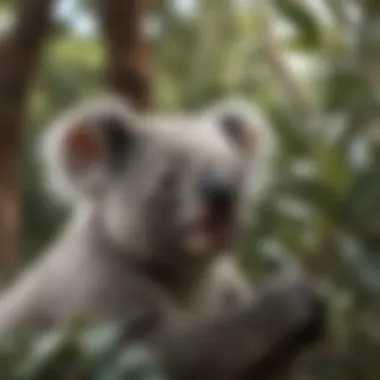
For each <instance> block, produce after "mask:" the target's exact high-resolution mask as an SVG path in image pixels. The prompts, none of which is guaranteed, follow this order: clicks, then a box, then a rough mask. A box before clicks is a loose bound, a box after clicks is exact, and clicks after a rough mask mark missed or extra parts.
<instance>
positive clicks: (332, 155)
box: [0, 0, 380, 380]
mask: <svg viewBox="0 0 380 380" xmlns="http://www.w3.org/2000/svg"><path fill="white" fill-rule="evenodd" d="M153 3H154V5H153V8H152V12H151V15H150V17H149V19H148V22H147V32H148V33H149V35H150V37H151V41H152V56H153V59H154V67H155V76H154V80H155V99H156V104H157V106H158V108H160V109H162V110H167V111H171V110H177V109H181V110H190V109H194V108H197V107H199V106H203V105H205V104H207V103H210V102H212V101H215V100H217V99H220V98H223V97H224V96H226V95H233V94H243V95H244V96H245V97H246V98H247V99H248V100H250V101H252V102H255V103H257V104H259V105H260V106H261V107H262V108H263V109H264V111H265V112H266V113H267V114H268V116H269V118H270V119H271V120H272V122H273V125H274V127H275V130H276V133H277V135H278V139H279V152H278V160H277V166H276V176H275V181H274V183H273V186H272V187H271V189H270V191H269V192H268V194H267V195H266V199H265V202H264V203H263V205H262V207H261V209H260V211H259V215H258V223H257V225H256V226H255V227H254V228H253V229H252V231H251V232H250V233H249V234H248V236H246V238H245V239H244V241H243V242H242V245H241V249H240V252H239V255H240V258H241V263H242V266H243V269H244V270H245V271H246V272H247V274H248V275H249V276H251V278H252V280H253V281H261V280H262V279H263V278H265V277H266V276H269V275H271V274H273V273H277V272H279V271H284V272H297V271H299V270H301V269H302V270H306V271H308V272H310V273H313V274H314V275H316V276H317V278H318V279H319V281H320V283H321V286H323V287H324V288H325V289H326V291H327V293H328V295H329V302H330V309H331V315H332V322H331V323H332V337H331V340H330V341H329V343H328V344H327V345H326V347H325V348H324V349H323V350H322V352H321V353H320V354H319V355H317V356H316V357H315V358H313V361H312V365H311V368H310V374H309V375H310V379H324V380H329V379H331V380H348V379H360V380H367V379H368V380H370V379H378V378H379V373H380V362H379V360H378V358H379V357H380V250H379V248H380V233H379V232H380V196H379V194H380V144H379V142H380V129H379V118H380V3H379V2H378V1H376V0H372V1H371V0H362V1H354V0H325V1H324V0H299V1H297V0H277V1H269V0H262V1H258V0H256V1H253V0H252V1H249V0H248V1H242V0H240V1H236V0H208V1H205V0H163V1H157V2H153ZM12 4H13V2H12V1H7V0H4V1H2V2H1V4H0V25H1V26H4V27H5V28H6V27H7V21H8V20H9V16H11V15H12ZM57 4H58V5H57V9H56V18H57V20H58V21H59V23H60V27H59V29H58V30H57V32H56V34H55V35H54V36H53V38H52V40H51V42H50V44H49V46H48V49H47V52H46V56H45V59H44V63H43V67H42V70H41V72H40V75H39V78H38V81H37V84H36V86H35V88H34V90H33V94H32V99H31V102H30V109H29V119H28V122H27V125H26V127H25V133H24V142H23V149H22V151H21V152H20V181H21V186H22V189H23V195H24V230H23V239H22V243H23V244H22V254H23V257H24V259H25V263H27V262H28V261H29V260H30V259H34V258H35V256H36V252H38V250H39V249H40V248H41V247H42V246H43V245H44V244H46V242H47V241H48V240H49V239H51V238H52V236H53V235H54V233H55V232H56V231H57V228H58V227H59V225H60V224H61V223H62V222H63V221H64V220H65V216H66V210H62V209H60V208H58V207H57V206H55V205H53V204H50V203H49V202H48V201H47V199H46V195H45V194H44V192H43V190H42V189H41V186H40V180H39V172H38V168H37V166H36V161H35V159H34V157H35V152H36V150H37V142H38V138H39V136H40V133H41V132H42V130H43V128H45V126H46V125H48V123H49V121H50V120H51V119H52V118H54V115H56V114H57V112H60V111H62V110H63V109H66V108H68V107H70V106H72V105H73V104H75V103H77V102H78V101H81V100H82V99H88V98H91V97H94V96H96V95H98V94H100V93H102V91H104V89H105V86H104V82H105V81H104V76H102V70H103V48H102V38H101V36H100V34H99V30H98V28H97V17H96V1H90V0H87V1H81V2H80V4H79V2H77V1H74V0H61V1H60V2H58V3H57ZM74 330H75V329H74ZM107 331H108V330H107ZM108 333H109V332H108ZM58 335H59V334H58ZM74 335H75V334H74ZM59 336H60V337H61V338H56V340H54V339H53V342H55V343H54V344H53V343H51V344H53V346H54V347H56V350H55V351H54V350H45V351H44V350H43V349H41V350H37V349H32V351H36V352H37V353H40V356H38V355H37V354H36V355H37V356H36V355H34V356H33V358H34V359H33V360H34V361H33V360H32V359H29V360H32V361H33V363H35V365H34V364H33V365H32V366H31V367H28V368H29V369H28V370H27V371H26V372H24V374H23V375H20V374H18V375H17V376H21V377H19V378H23V379H24V378H40V379H42V378H44V379H45V378H46V379H48V378H52V379H53V378H54V379H56V378H64V377H63V372H65V376H68V377H65V378H69V379H74V378H77V377H75V376H77V374H78V373H77V372H73V374H72V375H70V374H69V375H68V374H66V372H67V371H66V370H65V371H63V370H62V368H67V367H68V366H67V365H66V366H65V365H64V364H63V363H67V361H69V362H70V363H71V365H72V367H73V368H79V367H80V368H82V367H83V368H92V370H93V368H94V367H93V365H90V364H88V363H93V362H91V360H90V359H88V358H89V357H91V354H90V353H89V351H88V350H87V349H83V350H82V349H79V348H78V347H79V346H80V345H79V346H77V345H76V344H77V343H75V344H73V343H72V340H70V339H71V338H68V337H67V336H69V337H70V336H71V335H70V334H68V335H67V332H65V333H62V334H61V335H59ZM75 336H76V335H75ZM102 337H103V338H102ZM46 339H52V338H46ZM76 339H77V338H75V339H74V340H76ZM81 339H82V338H80V339H79V340H81ZM93 339H95V340H94V341H96V342H98V344H100V346H102V345H103V346H102V347H103V352H104V353H107V352H109V345H108V344H110V343H105V342H104V341H103V340H102V339H105V338H104V336H103V335H102V333H101V332H99V331H98V332H94V333H93ZM109 339H110V341H112V339H111V338H109ZM50 342H51V341H50ZM59 342H60V343H59ZM62 342H63V343H62ZM99 342H100V343H99ZM101 342H103V343H101ZM43 344H44V343H42V345H43ZM91 346H92V345H91ZM17 347H19V346H17ZM25 347H27V345H25ZM68 347H69V348H68ZM26 351H27V350H26ZM6 352H7V354H6V355H5V354H4V355H5V356H4V360H2V362H4V371H3V373H4V374H5V373H7V374H8V373H9V375H7V376H9V378H17V377H12V376H16V375H15V374H13V375H11V373H13V372H12V371H11V370H9V371H10V372H6V371H7V370H6V367H7V366H8V367H9V368H15V367H17V368H21V364H20V363H21V362H23V363H24V362H25V355H24V354H21V353H20V349H19V348H17V349H14V350H10V349H8V350H6ZM47 352H49V354H47ZM52 352H55V354H52ZM7 355H8V356H7ZM9 355H10V356H9ZM104 355H105V354H104ZM35 356H36V357H35ZM137 356H138V357H140V356H139V355H137ZM10 357H11V358H12V359H9V358H10ZM116 357H119V356H117V355H115V357H113V358H112V360H111V361H110V360H108V361H107V360H106V361H105V362H107V363H108V366H106V367H107V371H108V372H107V371H106V370H104V371H103V372H102V371H98V372H96V373H99V375H96V376H98V377H91V378H99V379H111V380H112V379H118V378H122V376H123V375H125V372H123V371H125V368H129V369H130V368H133V364H131V360H132V362H133V360H134V359H130V358H132V357H135V356H133V355H132V356H128V358H129V359H128V360H127V359H125V360H126V363H129V364H127V365H126V366H125V367H123V366H124V364H125V363H124V361H123V360H124V359H123V360H121V359H120V360H121V361H122V362H123V363H124V364H123V366H122V368H124V369H120V368H121V367H120V366H118V364H117V360H119V359H115V358H116ZM122 358H124V356H122ZM88 360H90V361H88ZM141 360H142V361H143V362H144V360H146V359H141ZM97 362H98V361H97ZM14 363H16V364H17V365H16V364H14ZM38 363H40V364H38ZM41 363H43V364H41ZM78 363H79V364H78ZM84 363H87V364H84ZM109 363H111V364H109ZM0 365H1V364H0ZM41 366H42V367H41ZM62 366H63V367H62ZM143 367H144V368H145V366H143ZM0 368H2V367H0ZM33 368H34V369H33ZM36 368H39V369H36ZM41 368H43V370H44V371H47V372H43V373H44V375H41V372H38V371H40V370H41ZM146 368H148V367H146ZM33 371H35V372H33ZM49 371H50V372H49ZM109 371H111V372H112V374H111V372H109ZM118 371H119V372H118ZM82 372H83V369H82ZM90 372H91V371H90ZM137 372H138V371H137ZM137 372H134V374H131V373H132V372H129V373H130V377H127V378H133V379H135V378H136V379H137V378H139V379H148V378H149V379H153V378H157V379H158V378H160V377H154V376H159V375H158V374H157V373H154V374H153V372H154V371H153V372H152V374H148V373H145V374H141V373H139V374H136V373H137ZM85 373H87V372H85ZM93 373H95V372H93ZM36 374H38V375H36ZM82 375H83V373H82ZM22 376H24V377H22ZM28 376H29V377H28ZM33 376H35V377H33ZM49 376H50V377H49ZM70 376H72V377H70ZM83 376H84V375H83ZM89 376H95V375H89ZM102 376H103V377H102ZM118 376H119V377H118ZM139 376H140V377H139ZM149 376H152V377H149ZM123 378H126V377H123Z"/></svg>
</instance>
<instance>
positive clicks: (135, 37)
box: [101, 0, 151, 111]
mask: <svg viewBox="0 0 380 380" xmlns="http://www.w3.org/2000/svg"><path fill="white" fill-rule="evenodd" d="M103 4H104V9H103V10H102V12H101V14H102V17H103V28H104V36H105V45H106V50H107V51H106V53H107V72H106V75H107V79H108V81H109V84H110V86H111V88H112V89H113V90H114V91H115V92H116V93H118V94H119V95H121V96H123V97H125V98H126V99H128V100H129V101H130V102H131V103H132V104H133V105H134V106H135V107H136V108H137V109H138V110H140V111H144V110H147V109H149V107H150V106H151V93H150V92H151V73H150V69H151V66H150V61H149V56H148V42H147V39H146V36H145V29H144V27H145V24H144V22H145V20H146V15H147V12H148V6H149V1H148V0H128V1H126V0H105V1H104V3H103Z"/></svg>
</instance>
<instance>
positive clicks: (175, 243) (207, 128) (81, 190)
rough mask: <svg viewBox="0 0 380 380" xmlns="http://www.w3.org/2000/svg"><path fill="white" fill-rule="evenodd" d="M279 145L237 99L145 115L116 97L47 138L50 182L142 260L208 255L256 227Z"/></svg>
mask: <svg viewBox="0 0 380 380" xmlns="http://www.w3.org/2000/svg"><path fill="white" fill-rule="evenodd" d="M272 146H273V139H272V136H271V131H270V128H269V125H268V123H267V122H266V121H265V119H264V118H263V116H262V115H261V114H260V113H259V111H258V110H257V109H255V108H253V107H251V106H250V105H247V104H245V103H243V102H241V101H230V102H225V103H223V104H219V105H217V106H214V107H211V108H210V109H209V110H206V111H205V112H203V113H200V114H197V115H192V116H171V117H161V116H157V115H144V116H142V115H137V114H135V113H134V112H133V111H132V110H131V109H129V108H128V107H127V106H126V105H125V104H124V103H123V102H121V101H119V100H117V99H108V100H101V101H99V102H98V103H94V104H91V105H88V106H84V107H81V108H79V109H78V110H75V111H73V112H71V113H70V114H68V115H65V116H64V117H62V118H61V119H60V120H59V121H58V122H57V123H56V125H55V126H53V127H52V128H51V129H49V131H48V132H47V135H46V139H45V140H44V149H43V151H44V163H45V164H46V165H47V168H48V169H49V170H48V172H47V173H48V175H47V179H48V180H49V181H50V182H51V184H52V185H53V186H54V188H55V190H57V191H59V192H60V193H61V194H62V195H64V196H66V197H67V199H69V200H71V201H74V202H75V203H79V204H80V203H82V202H85V203H87V204H90V205H91V207H93V208H94V210H95V209H96V210H97V212H98V215H99V216H100V217H101V219H102V223H103V226H104V229H105V231H106V233H107V235H108V237H109V238H111V239H112V241H113V242H114V243H116V244H118V245H119V246H120V247H123V248H124V249H125V251H126V252H128V253H133V254H136V255H138V257H143V258H152V257H154V256H157V255H160V256H165V257H166V258H167V259H169V260H175V259H176V258H177V257H180V258H181V256H182V257H194V258H195V257H205V256H212V255H214V254H215V253H217V252H219V251H221V250H224V249H226V248H228V245H229V244H230V243H231V242H232V241H233V239H234V237H235V236H236V233H237V232H238V231H239V230H241V228H243V227H244V226H245V225H246V224H247V223H249V220H250V216H252V215H254V208H253V206H254V205H255V203H256V202H257V201H258V200H259V198H260V195H261V194H262V193H263V189H264V187H265V184H266V181H267V175H268V173H269V164H270V159H271V153H272Z"/></svg>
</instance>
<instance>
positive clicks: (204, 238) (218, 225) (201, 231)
mask: <svg viewBox="0 0 380 380" xmlns="http://www.w3.org/2000/svg"><path fill="white" fill-rule="evenodd" d="M234 222H235V221H234V216H233V215H232V214H228V215H220V214H217V213H212V212H210V211H206V212H204V213H203V215H202V216H201V217H200V218H199V219H198V220H197V221H196V222H195V223H193V224H192V226H191V228H190V229H189V231H188V243H189V247H190V250H191V251H192V252H194V253H202V252H208V251H213V250H217V249H220V248H222V247H223V246H224V245H225V243H226V242H227V241H228V240H229V238H230V236H231V234H232V231H233V227H234Z"/></svg>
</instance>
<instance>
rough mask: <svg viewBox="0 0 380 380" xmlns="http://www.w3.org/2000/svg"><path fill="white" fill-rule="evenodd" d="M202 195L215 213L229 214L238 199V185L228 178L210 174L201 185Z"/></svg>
mask: <svg viewBox="0 0 380 380" xmlns="http://www.w3.org/2000/svg"><path fill="white" fill-rule="evenodd" d="M201 194H202V198H203V200H204V201H205V203H206V204H207V206H208V207H210V208H211V209H212V211H213V212H217V213H222V214H224V213H229V212H231V211H232V208H233V206H234V204H235V201H236V199H237V195H238V189H237V184H236V181H234V180H233V178H229V177H228V176H223V175H220V174H217V173H215V174H213V173H211V174H210V173H209V174H208V175H207V176H205V178H204V179H203V181H202V183H201Z"/></svg>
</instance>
